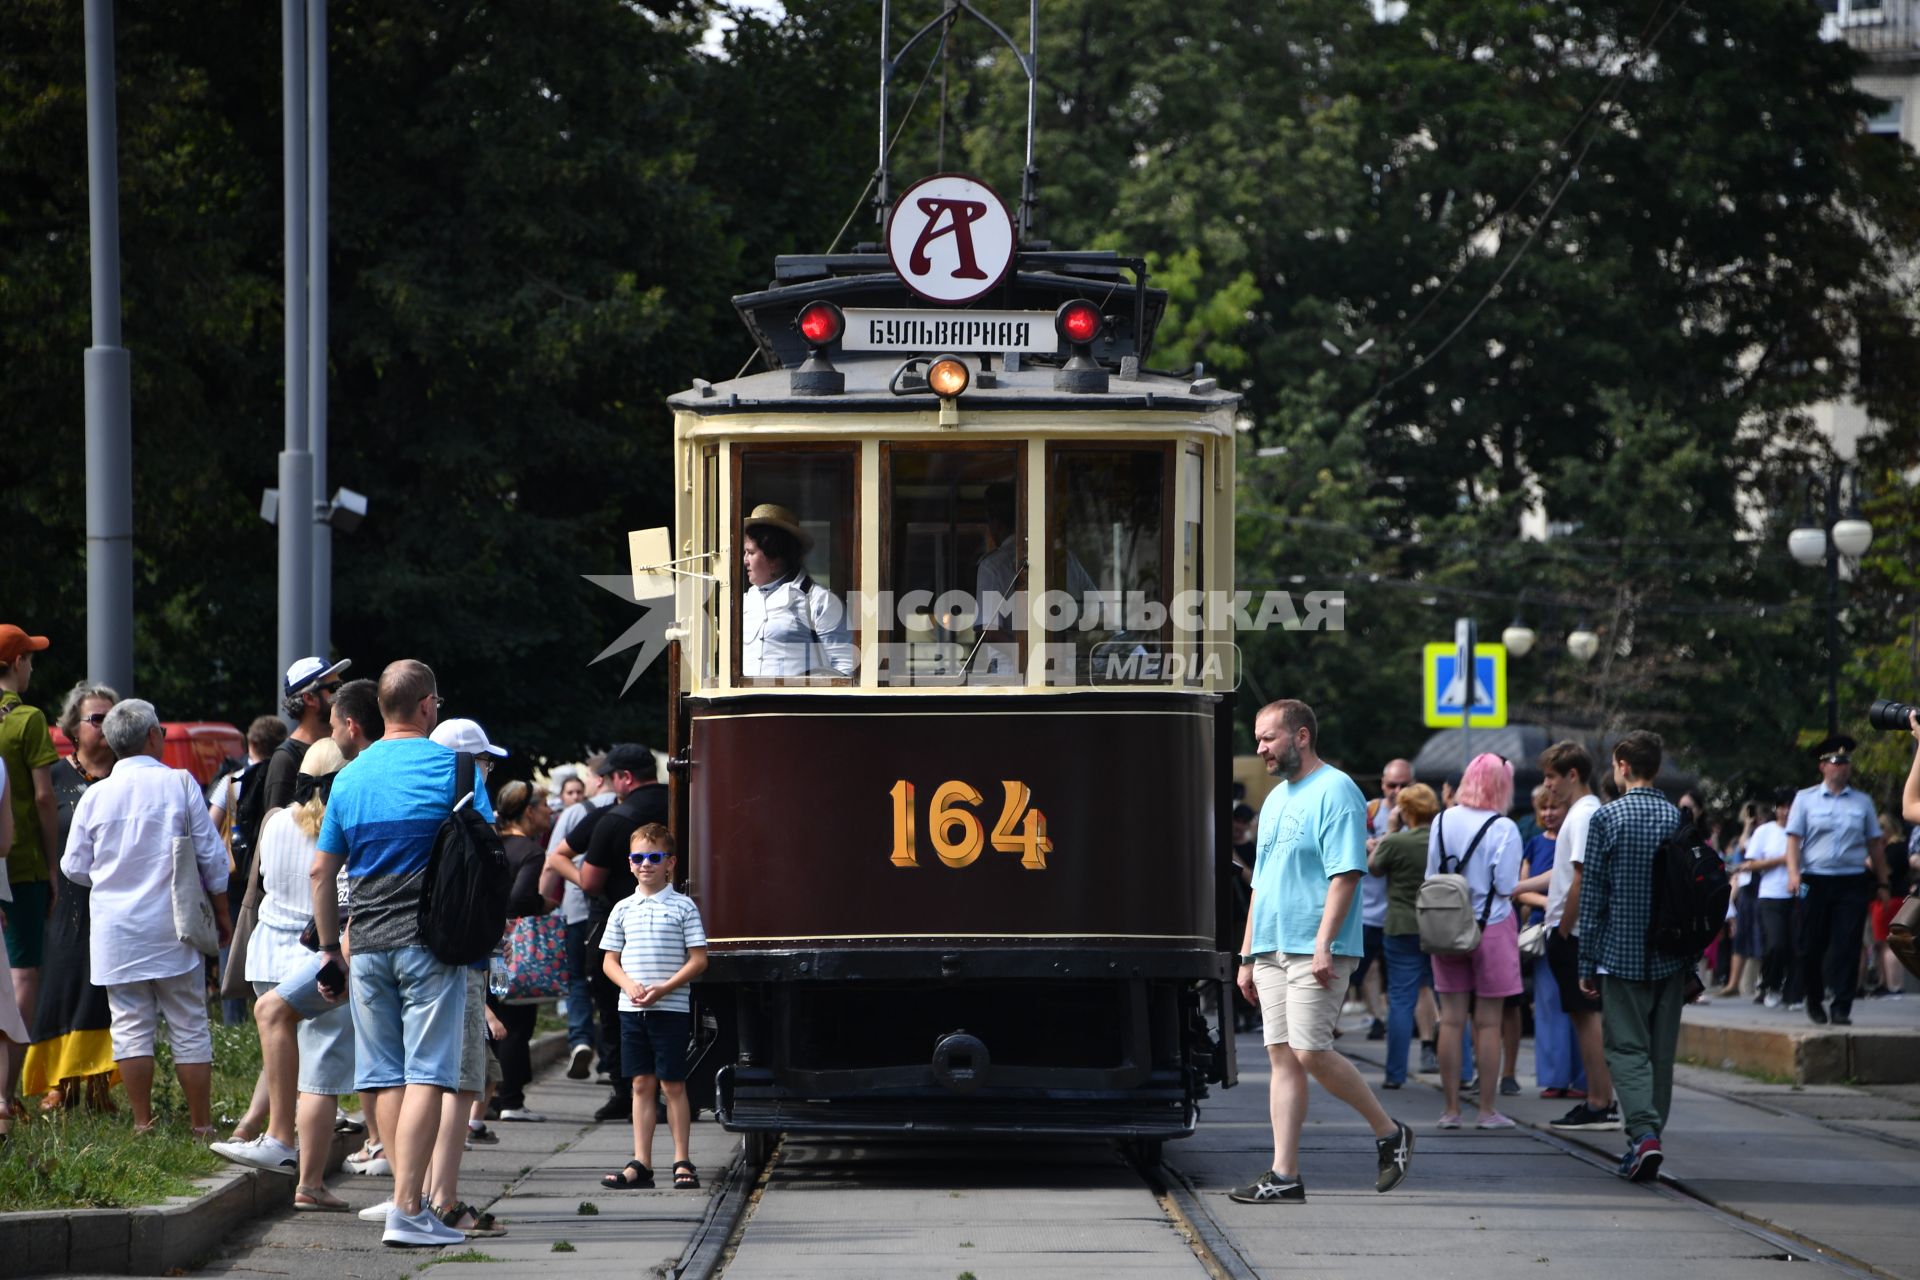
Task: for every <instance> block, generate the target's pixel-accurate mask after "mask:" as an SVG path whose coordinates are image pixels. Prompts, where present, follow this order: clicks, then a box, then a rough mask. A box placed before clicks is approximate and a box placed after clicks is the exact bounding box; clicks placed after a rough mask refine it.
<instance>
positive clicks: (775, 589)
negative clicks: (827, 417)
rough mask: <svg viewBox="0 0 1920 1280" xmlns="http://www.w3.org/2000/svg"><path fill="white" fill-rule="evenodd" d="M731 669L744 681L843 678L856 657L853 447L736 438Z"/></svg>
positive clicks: (839, 681) (833, 680) (851, 670)
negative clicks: (783, 445) (763, 444)
mask: <svg viewBox="0 0 1920 1280" xmlns="http://www.w3.org/2000/svg"><path fill="white" fill-rule="evenodd" d="M734 456H735V457H736V458H737V459H739V464H738V465H739V470H738V473H737V474H738V481H737V484H736V486H735V489H734V493H735V496H736V499H737V501H736V502H735V504H734V516H735V522H736V523H735V526H734V528H735V530H736V537H735V544H734V545H735V547H736V548H737V550H738V555H739V563H738V565H737V566H736V567H735V573H736V574H737V576H738V580H739V592H738V594H737V595H736V597H735V607H736V610H737V611H736V613H735V615H734V617H735V621H736V625H735V627H734V635H735V636H737V637H739V639H738V641H737V647H736V648H735V650H734V662H735V666H734V670H736V671H737V672H739V673H740V677H741V681H742V683H747V684H847V683H851V680H852V677H853V674H854V668H855V666H856V665H857V662H858V653H859V651H858V638H857V637H856V635H855V634H854V621H855V619H854V618H853V617H851V616H850V613H849V610H848V608H847V593H848V592H849V591H850V590H851V589H852V587H853V586H854V584H855V581H856V579H855V576H854V548H855V546H856V543H857V540H858V534H857V530H856V525H855V520H854V498H855V495H856V494H857V493H858V491H859V484H858V479H857V477H856V475H855V467H856V459H855V454H854V451H853V449H852V448H844V449H843V448H837V447H836V448H828V449H806V450H801V449H792V448H787V449H757V448H743V447H738V446H736V448H735V450H734Z"/></svg>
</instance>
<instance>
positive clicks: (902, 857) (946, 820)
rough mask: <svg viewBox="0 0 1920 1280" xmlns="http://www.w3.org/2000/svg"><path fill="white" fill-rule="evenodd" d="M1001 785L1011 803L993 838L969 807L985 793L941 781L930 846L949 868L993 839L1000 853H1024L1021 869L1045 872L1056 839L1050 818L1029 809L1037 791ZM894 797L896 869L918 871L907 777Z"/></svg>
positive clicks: (932, 808)
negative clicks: (1049, 835)
mask: <svg viewBox="0 0 1920 1280" xmlns="http://www.w3.org/2000/svg"><path fill="white" fill-rule="evenodd" d="M1000 785H1001V786H1002V787H1004V788H1006V793H1007V796H1006V802H1005V803H1004V804H1003V805H1002V806H1001V808H1000V820H999V821H998V822H996V823H994V824H993V832H992V834H991V835H990V836H989V834H988V833H987V831H986V830H985V829H984V828H983V827H982V826H981V825H980V817H979V815H978V814H976V813H974V812H973V810H972V809H971V808H969V807H967V806H970V805H977V804H979V803H980V802H981V797H980V793H979V792H978V791H976V790H974V789H973V787H972V786H971V785H970V784H968V783H965V782H961V781H958V780H957V779H956V780H950V781H947V782H943V783H941V784H940V785H939V786H938V787H936V788H935V789H934V792H933V803H932V804H931V805H929V806H928V810H927V838H928V842H929V843H931V844H932V845H933V851H934V852H935V853H936V854H938V855H939V856H940V861H942V862H944V863H946V864H947V865H948V866H950V867H964V866H967V865H968V864H970V863H971V862H973V860H974V859H975V858H978V857H979V856H980V851H981V849H982V848H983V847H984V846H985V845H986V843H987V842H988V841H989V840H991V841H992V843H993V847H994V849H995V850H997V851H998V852H1000V853H1017V854H1019V855H1020V865H1021V866H1022V867H1025V868H1026V869H1027V870H1028V871H1045V870H1046V869H1047V855H1048V854H1049V853H1051V852H1053V841H1051V840H1049V839H1047V815H1046V814H1044V813H1042V812H1040V811H1039V810H1038V809H1034V808H1029V807H1028V805H1029V801H1030V800H1031V799H1032V793H1031V792H1030V791H1029V790H1028V789H1027V784H1026V783H1024V782H1007V781H1003V782H1001V784H1000ZM889 794H890V795H892V796H893V865H894V866H896V867H917V866H919V865H920V845H919V839H918V829H917V826H916V818H917V815H916V813H915V811H914V788H913V784H912V783H911V782H908V781H907V780H906V779H905V778H902V779H900V781H898V782H896V783H894V784H893V790H892V791H891V792H890V793H889Z"/></svg>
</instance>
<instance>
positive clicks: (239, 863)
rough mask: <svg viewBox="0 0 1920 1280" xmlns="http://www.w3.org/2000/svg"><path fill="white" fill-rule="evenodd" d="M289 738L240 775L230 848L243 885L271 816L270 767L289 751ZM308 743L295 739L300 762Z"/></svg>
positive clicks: (236, 871)
mask: <svg viewBox="0 0 1920 1280" xmlns="http://www.w3.org/2000/svg"><path fill="white" fill-rule="evenodd" d="M290 742H293V739H291V738H288V739H287V740H286V741H285V742H282V743H281V744H280V745H279V746H278V747H275V748H274V750H273V755H269V756H268V757H267V758H266V759H265V760H258V761H255V762H253V763H252V764H249V765H248V766H247V767H246V769H244V770H243V771H242V772H241V774H240V804H239V805H238V807H236V808H235V809H234V811H233V841H232V843H231V844H230V845H228V848H229V849H231V850H232V852H233V869H234V878H235V879H236V880H237V881H239V883H241V884H245V883H246V877H247V868H248V867H249V866H250V865H251V864H252V862H253V846H254V845H255V844H257V843H258V842H259V840H260V824H261V823H262V822H264V821H266V817H267V770H268V768H269V767H271V766H272V764H273V756H274V755H278V754H279V753H280V752H282V751H286V750H288V747H287V743H290ZM305 751H306V746H305V745H304V744H302V743H297V742H293V748H292V755H293V757H294V763H295V764H298V763H299V761H300V758H301V756H302V754H303V753H304V752H305Z"/></svg>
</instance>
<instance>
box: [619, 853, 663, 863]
mask: <svg viewBox="0 0 1920 1280" xmlns="http://www.w3.org/2000/svg"><path fill="white" fill-rule="evenodd" d="M666 860H667V855H666V854H664V853H630V854H628V855H627V861H628V862H665V861H666Z"/></svg>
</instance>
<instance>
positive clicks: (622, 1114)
mask: <svg viewBox="0 0 1920 1280" xmlns="http://www.w3.org/2000/svg"><path fill="white" fill-rule="evenodd" d="M593 1118H594V1119H595V1120H621V1121H629V1120H632V1119H633V1099H632V1098H631V1097H626V1098H608V1099H607V1100H606V1101H605V1102H603V1103H601V1104H600V1109H599V1110H598V1111H595V1112H594V1113H593Z"/></svg>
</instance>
